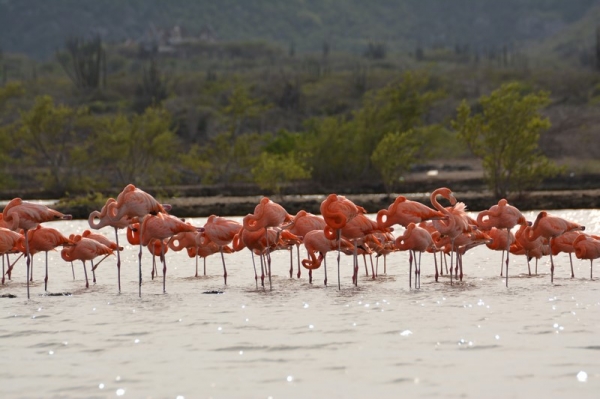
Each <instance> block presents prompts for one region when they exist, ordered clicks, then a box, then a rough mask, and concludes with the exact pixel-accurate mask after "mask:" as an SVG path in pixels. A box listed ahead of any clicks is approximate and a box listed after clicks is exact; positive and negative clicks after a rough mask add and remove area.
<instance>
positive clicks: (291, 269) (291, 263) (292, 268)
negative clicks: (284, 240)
mask: <svg viewBox="0 0 600 399" xmlns="http://www.w3.org/2000/svg"><path fill="white" fill-rule="evenodd" d="M293 274H294V250H293V249H292V247H290V278H293V277H292V275H293Z"/></svg>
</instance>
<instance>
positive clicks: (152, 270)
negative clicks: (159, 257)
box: [150, 255, 156, 280]
mask: <svg viewBox="0 0 600 399" xmlns="http://www.w3.org/2000/svg"><path fill="white" fill-rule="evenodd" d="M155 271H156V255H152V269H151V270H150V277H151V278H152V280H154V275H155V274H156V272H155Z"/></svg>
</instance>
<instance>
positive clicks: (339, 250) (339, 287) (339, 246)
mask: <svg viewBox="0 0 600 399" xmlns="http://www.w3.org/2000/svg"><path fill="white" fill-rule="evenodd" d="M341 239H342V231H341V230H339V229H338V231H337V242H338V254H337V265H338V290H341V289H342V283H341V281H340V258H341V252H342V242H341Z"/></svg>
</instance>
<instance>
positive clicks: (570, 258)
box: [569, 252, 575, 278]
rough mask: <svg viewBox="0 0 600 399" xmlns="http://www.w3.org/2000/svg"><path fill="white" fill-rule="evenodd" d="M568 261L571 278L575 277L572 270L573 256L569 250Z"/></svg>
mask: <svg viewBox="0 0 600 399" xmlns="http://www.w3.org/2000/svg"><path fill="white" fill-rule="evenodd" d="M569 261H570V262H571V278H575V272H573V257H572V256H571V253H570V252H569Z"/></svg>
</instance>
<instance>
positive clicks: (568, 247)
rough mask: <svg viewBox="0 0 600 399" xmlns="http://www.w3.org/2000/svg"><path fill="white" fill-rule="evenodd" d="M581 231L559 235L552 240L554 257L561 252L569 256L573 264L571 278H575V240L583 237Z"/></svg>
mask: <svg viewBox="0 0 600 399" xmlns="http://www.w3.org/2000/svg"><path fill="white" fill-rule="evenodd" d="M582 234H584V233H582V232H581V231H579V230H573V231H567V232H566V233H564V234H561V235H559V236H558V237H556V238H554V239H553V240H552V246H551V247H550V249H551V250H552V255H553V256H556V255H558V254H559V253H561V252H565V253H568V254H569V263H570V264H571V278H575V271H574V270H573V256H572V255H571V254H573V253H574V252H575V247H574V246H573V244H574V242H575V239H576V238H577V237H579V236H580V235H582Z"/></svg>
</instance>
